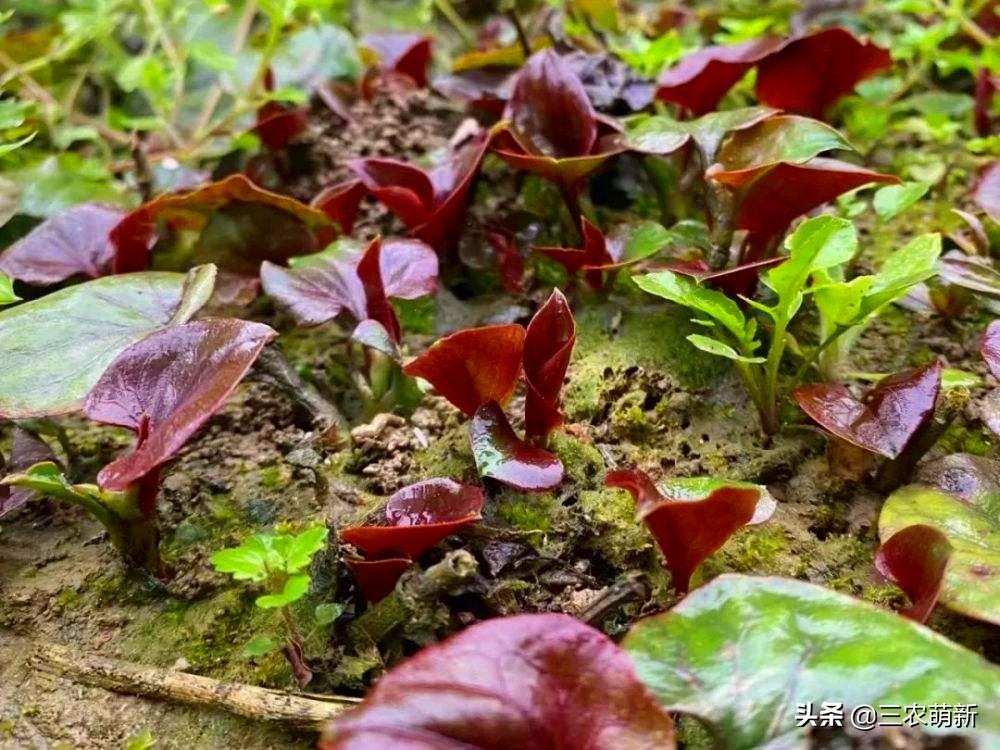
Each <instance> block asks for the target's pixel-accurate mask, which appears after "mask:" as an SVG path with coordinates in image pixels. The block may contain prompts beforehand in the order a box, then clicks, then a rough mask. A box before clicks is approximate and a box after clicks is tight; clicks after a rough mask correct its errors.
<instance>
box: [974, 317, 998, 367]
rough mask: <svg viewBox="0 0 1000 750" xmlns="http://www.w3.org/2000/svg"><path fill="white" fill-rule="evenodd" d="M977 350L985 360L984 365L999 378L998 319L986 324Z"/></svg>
mask: <svg viewBox="0 0 1000 750" xmlns="http://www.w3.org/2000/svg"><path fill="white" fill-rule="evenodd" d="M979 351H980V353H981V354H982V355H983V359H984V360H986V366H987V367H988V368H989V370H990V373H991V374H992V375H993V377H995V378H996V379H997V380H1000V320H994V321H993V322H992V323H990V324H989V325H988V326H986V333H984V334H983V340H982V341H981V342H980V344H979Z"/></svg>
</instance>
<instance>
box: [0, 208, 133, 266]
mask: <svg viewBox="0 0 1000 750" xmlns="http://www.w3.org/2000/svg"><path fill="white" fill-rule="evenodd" d="M124 215H125V212H124V211H122V210H121V209H119V208H112V207H111V206H103V205H101V204H99V203H83V204H80V205H78V206H73V207H72V208H69V209H67V210H66V211H63V212H62V213H60V214H57V215H56V216H53V217H51V218H49V219H46V220H45V221H43V222H42V223H41V224H39V225H38V226H37V227H35V228H34V229H33V230H32V231H31V232H29V233H28V234H27V236H25V237H23V238H21V239H20V240H18V241H17V242H15V243H14V244H13V245H11V246H10V247H9V248H7V249H6V250H4V251H3V254H2V255H0V271H2V272H3V273H6V274H7V275H8V276H10V277H11V278H12V279H17V280H19V281H23V282H25V283H26V284H34V285H36V286H48V285H50V284H58V283H59V282H60V281H65V280H66V279H68V278H70V277H71V276H87V277H89V278H92V279H96V278H97V277H99V276H103V275H105V274H106V273H108V271H109V270H110V267H111V259H112V256H113V255H114V248H113V246H112V245H111V241H110V239H109V234H110V233H111V230H112V229H113V228H114V227H115V226H116V225H117V224H118V222H119V221H121V219H122V217H123V216H124Z"/></svg>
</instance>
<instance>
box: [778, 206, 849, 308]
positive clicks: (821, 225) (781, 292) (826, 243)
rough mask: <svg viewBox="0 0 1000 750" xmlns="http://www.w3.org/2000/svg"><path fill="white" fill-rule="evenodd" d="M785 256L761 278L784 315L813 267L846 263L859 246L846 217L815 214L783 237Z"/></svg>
mask: <svg viewBox="0 0 1000 750" xmlns="http://www.w3.org/2000/svg"><path fill="white" fill-rule="evenodd" d="M785 248H786V249H787V250H788V252H789V256H788V260H786V261H785V262H784V263H782V264H781V265H780V266H776V267H774V268H772V269H771V270H770V271H768V272H767V274H766V275H765V276H764V281H765V282H766V283H767V285H768V286H769V287H770V288H771V289H772V290H774V293H775V294H777V295H778V305H777V306H776V308H775V309H776V311H777V312H778V313H779V314H783V315H784V316H785V318H786V320H787V319H790V318H791V316H792V315H793V314H794V313H795V311H797V310H798V307H799V305H800V304H801V302H802V292H803V290H804V289H805V286H806V282H808V280H809V277H810V276H811V275H812V274H813V273H815V272H816V271H821V270H823V269H825V268H830V267H831V266H838V265H840V264H841V263H846V262H847V261H848V260H850V259H851V258H852V257H854V253H856V252H857V249H858V234H857V232H856V231H855V229H854V225H853V224H851V222H849V221H848V220H847V219H841V218H839V217H836V216H817V217H816V218H814V219H809V220H808V221H805V222H803V223H802V224H800V225H799V227H798V229H796V230H795V232H794V233H793V234H792V235H791V236H790V237H788V239H786V240H785Z"/></svg>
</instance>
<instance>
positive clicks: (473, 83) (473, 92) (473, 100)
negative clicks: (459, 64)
mask: <svg viewBox="0 0 1000 750" xmlns="http://www.w3.org/2000/svg"><path fill="white" fill-rule="evenodd" d="M515 77H516V74H515V73H514V72H512V70H511V68H509V67H507V66H501V65H494V66H486V67H482V68H472V69H471V70H462V71H456V72H454V73H452V74H451V75H447V76H442V77H440V78H437V79H435V80H434V81H433V83H432V84H431V86H432V87H433V88H434V89H435V90H436V91H437V92H438V93H439V94H441V96H444V97H446V98H448V99H453V100H455V101H459V102H465V103H466V104H467V106H468V107H469V109H470V110H479V111H481V112H483V113H484V114H485V115H486V117H487V121H488V122H494V121H496V120H498V119H500V118H501V117H502V116H503V110H504V108H505V107H506V106H507V100H508V99H509V98H510V89H511V88H512V85H513V81H514V78H515Z"/></svg>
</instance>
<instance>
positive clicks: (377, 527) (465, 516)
mask: <svg viewBox="0 0 1000 750" xmlns="http://www.w3.org/2000/svg"><path fill="white" fill-rule="evenodd" d="M485 502H486V496H485V495H484V494H483V491H482V490H481V489H479V488H478V487H474V486H472V485H469V484H462V483H460V482H456V481H454V480H452V479H443V478H442V479H425V480H424V481H422V482H417V483H416V484H411V485H409V486H407V487H403V488H402V489H401V490H399V491H398V492H396V493H395V494H393V495H392V497H390V498H389V500H388V501H387V502H386V504H385V508H384V516H383V517H382V518H380V519H378V521H379V522H378V523H375V524H373V525H370V526H352V527H349V528H345V529H342V530H341V531H340V541H341V542H343V543H345V544H350V545H351V546H353V547H355V548H356V549H358V550H359V551H360V552H361V553H362V555H363V556H360V557H359V556H350V557H348V558H346V562H347V566H348V567H349V568H350V569H351V571H352V572H353V573H354V577H355V578H356V579H357V582H358V587H359V588H360V589H361V592H362V593H363V594H364V595H365V598H366V599H368V601H370V602H377V601H379V600H381V599H383V598H384V597H385V596H386V595H388V594H389V593H390V592H391V591H392V590H393V588H394V587H395V585H396V581H398V580H399V577H400V576H401V575H402V574H403V573H404V572H405V571H406V569H407V568H409V567H410V566H411V565H412V564H413V563H414V561H415V560H416V559H417V558H419V557H420V556H421V555H423V554H424V553H425V552H427V551H428V550H429V549H430V548H431V547H434V546H435V545H437V544H438V543H439V542H441V541H442V540H443V539H444V538H445V537H448V536H450V535H451V534H453V533H455V532H456V531H458V530H459V529H460V528H462V527H463V526H467V525H468V524H470V523H474V522H476V521H478V520H479V517H480V515H479V514H480V511H481V510H482V508H483V504H484V503H485Z"/></svg>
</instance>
